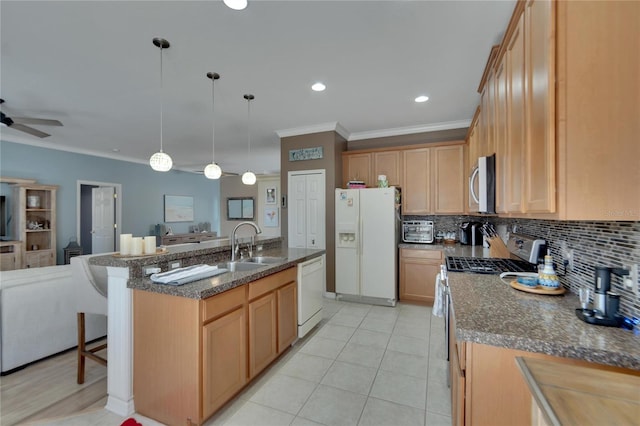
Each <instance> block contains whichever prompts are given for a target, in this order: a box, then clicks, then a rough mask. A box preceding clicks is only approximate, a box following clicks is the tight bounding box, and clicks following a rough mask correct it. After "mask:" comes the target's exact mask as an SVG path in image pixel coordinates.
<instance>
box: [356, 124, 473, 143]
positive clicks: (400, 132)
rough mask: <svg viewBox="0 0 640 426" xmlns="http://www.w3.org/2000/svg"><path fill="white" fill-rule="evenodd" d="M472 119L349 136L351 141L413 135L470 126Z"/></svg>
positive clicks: (358, 133)
mask: <svg viewBox="0 0 640 426" xmlns="http://www.w3.org/2000/svg"><path fill="white" fill-rule="evenodd" d="M470 124H471V120H458V121H446V122H442V123H434V124H425V125H420V126H408V127H396V128H394V129H382V130H371V131H366V132H355V133H351V135H350V136H349V139H348V140H349V141H357V140H362V139H376V138H384V137H390V136H402V135H412V134H415V133H426V132H435V131H438V130H450V129H461V128H463V127H469V125H470Z"/></svg>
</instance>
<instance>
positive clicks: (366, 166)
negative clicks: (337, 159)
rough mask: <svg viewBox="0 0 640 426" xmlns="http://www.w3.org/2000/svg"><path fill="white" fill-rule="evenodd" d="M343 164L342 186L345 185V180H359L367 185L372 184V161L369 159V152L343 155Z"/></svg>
mask: <svg viewBox="0 0 640 426" xmlns="http://www.w3.org/2000/svg"><path fill="white" fill-rule="evenodd" d="M343 161H344V166H343V173H344V176H343V177H342V179H343V181H344V182H343V183H344V187H345V188H346V187H347V182H349V181H350V180H361V181H364V183H365V184H366V185H367V186H374V183H375V182H373V179H372V177H371V173H372V164H371V163H372V161H371V153H370V152H367V153H363V154H350V155H346V156H345V157H343Z"/></svg>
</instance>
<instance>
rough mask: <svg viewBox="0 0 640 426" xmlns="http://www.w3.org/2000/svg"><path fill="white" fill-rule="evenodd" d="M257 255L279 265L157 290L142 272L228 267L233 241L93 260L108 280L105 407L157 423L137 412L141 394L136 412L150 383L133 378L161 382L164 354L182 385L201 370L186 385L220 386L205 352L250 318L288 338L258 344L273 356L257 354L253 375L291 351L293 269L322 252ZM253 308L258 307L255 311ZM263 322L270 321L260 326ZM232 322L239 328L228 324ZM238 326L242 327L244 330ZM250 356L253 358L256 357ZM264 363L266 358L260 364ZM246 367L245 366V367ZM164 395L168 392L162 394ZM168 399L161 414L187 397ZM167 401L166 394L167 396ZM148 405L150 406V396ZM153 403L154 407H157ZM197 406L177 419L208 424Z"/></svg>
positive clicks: (274, 246) (261, 245)
mask: <svg viewBox="0 0 640 426" xmlns="http://www.w3.org/2000/svg"><path fill="white" fill-rule="evenodd" d="M258 249H261V250H258ZM254 254H255V255H256V256H271V257H278V258H281V259H279V260H278V261H277V262H275V263H270V264H263V265H257V266H256V268H255V269H252V270H248V271H239V272H228V273H224V274H222V275H218V276H215V277H212V278H207V279H204V280H199V281H195V282H192V283H188V284H184V285H181V286H172V285H163V284H156V283H153V282H152V281H151V280H150V279H149V278H147V277H145V274H144V273H145V269H146V268H147V267H150V266H158V267H159V268H160V269H161V270H162V271H166V270H168V269H170V267H171V266H173V265H176V264H179V265H180V266H182V267H185V266H191V265H195V264H201V263H207V264H213V265H215V264H218V263H220V262H225V261H228V260H229V259H230V257H231V247H230V245H229V242H228V240H217V241H209V242H206V243H200V244H187V245H181V246H170V247H167V250H166V251H163V252H159V253H157V254H156V255H152V256H143V257H119V256H114V255H105V256H96V257H93V258H91V259H90V261H89V262H90V264H91V265H98V266H105V267H106V268H107V273H108V294H109V297H108V349H107V350H108V359H109V365H108V369H107V388H108V389H107V392H108V400H107V406H106V408H107V409H108V410H110V411H113V412H115V413H117V414H119V415H121V416H128V415H130V414H132V413H133V412H134V411H137V412H141V413H142V414H144V415H147V416H148V417H152V418H155V417H156V416H155V415H154V413H150V412H148V411H147V412H144V413H143V412H142V411H140V410H139V407H143V406H144V403H143V404H138V402H140V401H143V397H144V396H145V394H144V393H143V392H141V391H138V392H136V393H135V395H136V404H135V405H134V399H133V397H134V387H135V386H136V383H138V384H144V383H145V382H146V383H150V382H149V380H135V377H136V376H137V375H138V373H145V374H148V373H149V371H151V372H152V373H153V374H151V375H149V376H148V377H153V375H154V374H155V375H162V373H163V368H165V367H166V362H167V361H166V356H165V354H171V356H173V358H172V359H171V360H170V362H171V363H173V364H172V365H174V366H175V365H178V366H179V368H178V370H175V369H174V370H173V372H174V373H176V374H177V376H178V377H182V376H183V373H185V370H182V371H180V368H184V369H188V368H196V369H197V370H196V371H195V373H193V372H191V375H190V376H189V380H192V378H193V377H196V378H197V380H203V377H206V378H208V380H209V383H211V380H212V379H213V381H214V382H215V381H216V378H215V377H213V376H211V374H210V373H211V369H207V367H206V365H205V364H206V363H203V362H201V361H199V359H201V356H202V352H203V349H204V347H203V346H202V345H205V346H206V347H207V348H209V349H212V350H216V345H213V346H212V341H213V340H212V338H213V336H215V335H216V332H217V331H220V332H222V333H223V334H224V333H228V332H229V330H230V329H229V328H228V326H231V327H234V326H235V327H236V331H238V332H242V333H247V332H249V330H248V327H246V321H247V318H248V320H249V321H251V315H253V318H254V320H255V319H256V318H259V320H258V322H257V324H259V325H258V328H259V326H263V325H265V324H266V326H267V327H268V328H269V330H270V331H273V330H274V327H275V330H276V331H275V333H271V334H272V335H273V336H276V337H278V336H280V335H281V334H282V335H285V334H286V335H287V338H286V339H284V340H283V339H281V340H280V341H276V342H275V343H274V344H272V342H271V341H269V342H266V343H265V342H258V341H256V343H260V344H261V346H260V347H267V352H269V353H267V354H262V353H257V355H258V357H257V358H256V359H254V370H255V371H256V372H257V371H259V369H260V368H264V367H266V365H268V363H270V362H271V361H272V360H273V359H275V356H277V355H278V354H279V353H281V352H282V351H283V350H284V349H285V348H286V344H285V342H289V343H290V341H292V339H295V336H296V334H295V332H296V331H297V328H296V326H297V324H296V322H295V321H296V318H295V309H296V300H295V297H296V288H295V284H296V273H295V271H296V269H297V268H296V265H297V264H298V263H299V262H303V261H305V260H307V259H311V258H314V257H317V256H321V255H322V254H324V250H312V249H289V248H283V247H281V240H280V238H275V239H274V238H270V239H269V238H262V239H261V238H258V239H257V240H256V243H255V246H254ZM249 301H251V302H256V303H255V304H254V305H251V306H250V304H249ZM239 307H241V309H239ZM251 308H255V309H254V310H253V311H248V310H247V309H249V310H250V309H251ZM278 310H279V311H278ZM230 313H231V314H233V315H231V316H228V315H227V314H230ZM278 314H282V315H281V316H283V317H284V315H286V316H287V318H288V320H287V321H279V319H278V318H279V317H278V316H277V315H278ZM265 316H266V317H267V318H268V319H270V320H272V321H271V322H268V321H263V318H265ZM223 317H224V318H225V320H226V323H225V321H221V322H218V320H219V319H222V318H223ZM232 319H233V321H235V324H233V321H231V320H232ZM194 321H195V322H194ZM134 323H135V324H134ZM214 323H215V326H214V325H213V324H214ZM240 323H242V324H245V326H240ZM150 324H152V325H153V328H152V329H151V328H149V325H150ZM194 324H195V326H194ZM138 326H141V327H142V328H140V329H137V328H136V330H137V332H136V331H134V327H138ZM216 326H219V327H216ZM181 327H183V328H181ZM225 327H226V328H225ZM278 327H279V328H278ZM205 329H206V330H207V332H208V333H209V334H208V338H207V337H205V336H206V333H205ZM263 331H264V329H259V330H258V333H255V336H257V338H259V337H260V336H263V335H266V334H268V333H263ZM153 333H156V334H153ZM172 333H173V334H172ZM174 334H175V335H174ZM152 337H153V338H152ZM227 337H228V335H227ZM236 337H237V336H236ZM248 338H249V337H248ZM184 339H187V340H188V344H184V345H179V344H178V342H182V343H185V340H184ZM207 339H208V340H207ZM238 342H240V340H238ZM240 343H241V342H240ZM157 345H161V346H162V347H159V346H157ZM194 345H197V347H196V349H194ZM273 345H276V352H275V355H273V354H272V353H271V352H273V351H272V349H273ZM134 347H135V352H136V356H138V355H145V353H146V357H145V358H143V361H142V363H141V362H140V361H139V360H138V358H136V362H135V363H134V356H133V354H134ZM220 347H224V348H227V349H228V348H231V347H233V348H235V349H237V350H238V351H239V352H237V353H236V354H238V355H242V353H245V354H246V353H247V352H246V350H245V351H244V352H243V349H242V348H241V347H237V345H233V343H232V342H231V343H229V344H227V345H224V346H220ZM146 349H152V350H153V351H154V353H150V352H149V351H148V350H146ZM245 349H246V346H245ZM194 350H195V351H196V352H194ZM194 353H195V354H196V355H197V357H198V358H188V357H187V356H186V354H191V355H193V354H194ZM229 353H231V352H229ZM251 354H253V355H256V352H255V351H254V352H252V353H251ZM261 355H264V357H262V358H260V356H261ZM163 357H164V358H163ZM163 359H164V361H163ZM163 362H164V363H165V364H163ZM238 362H240V361H236V363H238ZM245 362H247V361H246V360H245ZM140 366H144V367H145V369H144V370H143V369H142V368H141V367H140ZM223 371H224V370H223ZM229 371H230V370H229ZM194 374H195V376H194ZM207 374H208V375H207ZM244 376H245V377H244V378H243V380H244V381H245V383H246V381H247V380H248V379H249V378H248V376H246V375H244ZM198 383H201V382H198ZM243 385H244V384H242V386H243ZM166 389H167V388H164V390H166ZM197 389H200V390H201V389H202V387H201V386H200V384H198V385H197ZM237 390H239V388H238V389H234V391H233V392H231V395H232V394H234V393H235V392H236V391H237ZM169 393H170V394H171V395H173V396H174V397H175V401H171V402H170V401H167V400H163V401H161V402H160V404H159V406H161V407H165V408H168V409H169V410H170V411H176V410H172V409H173V408H174V407H176V406H177V405H179V401H183V400H184V399H181V398H180V395H183V396H184V395H187V393H186V391H185V389H184V388H180V386H175V387H174V388H173V389H171V390H170V391H169ZM164 396H166V394H163V397H164ZM227 396H228V395H222V396H220V395H218V397H219V398H218V399H217V400H216V401H212V400H209V402H208V404H209V405H207V406H206V407H205V412H207V413H208V415H210V414H211V413H212V410H215V408H217V406H219V404H220V401H223V400H225V398H227ZM151 397H152V398H153V396H151ZM147 400H149V398H147ZM156 401H157V400H154V403H155V402H156ZM191 404H193V403H191ZM195 404H196V409H195V411H193V412H190V414H189V415H188V416H182V417H180V423H184V422H191V423H201V421H202V419H203V418H206V417H208V415H204V414H203V408H202V407H203V401H202V400H200V399H198V400H197V401H195ZM205 404H206V402H205ZM203 416H204V417H203ZM161 421H162V420H161ZM165 423H167V421H165ZM168 423H172V422H171V421H169V422H168Z"/></svg>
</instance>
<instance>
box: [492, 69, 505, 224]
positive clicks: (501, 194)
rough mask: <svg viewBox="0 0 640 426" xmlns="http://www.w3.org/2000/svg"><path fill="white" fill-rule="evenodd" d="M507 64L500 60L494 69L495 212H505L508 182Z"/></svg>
mask: <svg viewBox="0 0 640 426" xmlns="http://www.w3.org/2000/svg"><path fill="white" fill-rule="evenodd" d="M507 88H508V84H507V65H506V63H505V60H502V61H500V63H499V64H498V65H497V66H496V71H495V89H494V90H495V98H494V99H495V103H496V105H495V112H496V115H495V132H494V135H495V148H496V213H498V214H500V213H505V212H506V211H507V207H506V195H505V189H506V187H507V184H508V183H509V178H508V177H507V156H508V151H507V146H508V143H509V140H508V135H507V119H508V115H507V94H508V91H507Z"/></svg>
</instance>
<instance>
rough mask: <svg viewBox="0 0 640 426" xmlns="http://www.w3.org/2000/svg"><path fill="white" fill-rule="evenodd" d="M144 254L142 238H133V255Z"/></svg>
mask: <svg viewBox="0 0 640 426" xmlns="http://www.w3.org/2000/svg"><path fill="white" fill-rule="evenodd" d="M141 254H142V237H133V238H131V255H132V256H140V255H141Z"/></svg>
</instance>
